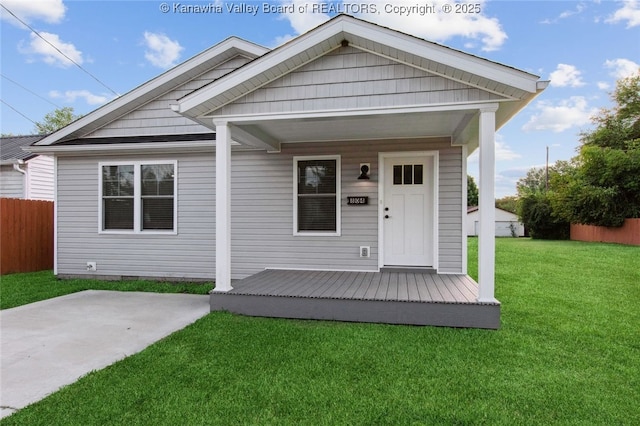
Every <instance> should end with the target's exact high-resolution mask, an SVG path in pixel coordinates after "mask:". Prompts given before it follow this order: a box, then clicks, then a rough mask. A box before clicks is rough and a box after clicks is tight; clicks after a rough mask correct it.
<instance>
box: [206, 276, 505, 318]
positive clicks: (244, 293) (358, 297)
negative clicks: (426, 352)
mask: <svg viewBox="0 0 640 426" xmlns="http://www.w3.org/2000/svg"><path fill="white" fill-rule="evenodd" d="M210 304H211V310H212V311H219V310H226V311H230V312H233V313H238V314H243V315H250V316H264V317H277V318H297V319H315V320H337V321H352V322H368V323H387V324H408V325H433V326H446V327H472V328H488V329H497V328H499V326H500V303H499V302H497V301H493V302H478V284H477V283H476V282H475V281H474V280H473V279H472V278H471V277H469V276H468V275H465V274H455V275H454V274H446V275H443V274H436V273H430V272H426V271H420V270H411V269H406V270H402V269H399V270H383V271H382V272H354V271H297V270H275V269H273V270H272V269H268V270H265V271H262V272H259V273H257V274H255V275H252V276H249V277H247V278H245V279H242V280H237V281H234V283H233V289H232V290H229V291H226V292H219V291H218V292H216V291H214V292H212V293H211V295H210Z"/></svg>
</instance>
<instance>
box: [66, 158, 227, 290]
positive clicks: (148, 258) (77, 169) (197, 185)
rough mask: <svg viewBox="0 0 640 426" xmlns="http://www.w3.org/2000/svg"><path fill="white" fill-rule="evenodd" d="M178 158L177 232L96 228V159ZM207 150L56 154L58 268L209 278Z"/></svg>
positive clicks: (211, 183)
mask: <svg viewBox="0 0 640 426" xmlns="http://www.w3.org/2000/svg"><path fill="white" fill-rule="evenodd" d="M128 159H130V160H132V161H140V160H147V159H148V160H152V159H159V160H177V161H178V194H177V197H178V202H179V207H178V235H149V234H146V235H145V234H137V235H133V234H129V235H113V234H98V223H99V220H100V218H99V217H98V203H99V200H98V194H99V193H98V182H99V178H98V176H99V168H98V164H99V162H101V161H125V160H128ZM213 163H214V157H213V155H212V154H210V155H204V154H199V155H197V156H195V155H174V156H167V155H163V156H135V157H130V156H117V157H100V158H97V157H94V158H86V157H78V158H65V157H61V158H59V159H58V204H57V212H58V230H57V231H58V247H57V250H58V274H59V275H83V274H87V272H86V264H87V262H89V261H93V262H97V267H98V269H97V272H96V273H95V274H96V275H98V276H116V277H118V276H146V277H161V278H186V279H189V278H194V279H195V278H198V279H202V278H204V279H207V278H208V279H212V278H213V277H214V276H215V267H214V263H215V213H214V212H215V206H214V201H213V200H214V188H215V179H214V175H215V169H214V167H213V166H212V165H213Z"/></svg>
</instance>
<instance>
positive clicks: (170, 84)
mask: <svg viewBox="0 0 640 426" xmlns="http://www.w3.org/2000/svg"><path fill="white" fill-rule="evenodd" d="M268 51H269V49H267V48H266V47H262V46H259V45H257V44H254V43H251V42H248V41H246V40H243V39H241V38H238V37H229V38H227V39H225V40H223V41H222V42H220V43H218V44H216V45H215V46H213V47H211V48H209V49H207V50H205V51H204V52H201V53H199V54H198V55H196V56H194V57H192V58H191V59H188V60H187V61H185V62H183V63H182V64H180V65H177V66H175V67H174V68H171V69H170V70H168V71H166V72H164V73H162V74H160V75H159V76H158V77H155V78H154V79H152V80H149V81H147V82H146V83H143V84H142V85H140V86H138V87H136V88H135V89H133V90H131V91H129V92H127V93H126V94H124V95H122V96H120V97H118V98H116V99H114V100H113V101H111V102H109V103H108V104H106V105H104V106H102V107H100V108H98V109H96V110H95V111H93V112H91V113H89V114H87V115H85V116H83V117H82V118H80V119H78V120H76V121H74V122H73V123H71V124H69V125H68V126H66V127H64V128H62V129H60V130H58V131H57V132H55V133H52V134H51V135H49V136H47V137H45V138H44V139H42V140H41V141H39V142H38V143H37V144H36V145H51V144H54V143H57V142H59V141H66V140H72V139H78V138H81V137H83V136H86V135H87V134H89V133H91V132H93V131H95V130H97V129H99V128H101V127H103V126H105V125H106V124H108V123H110V122H112V121H114V120H116V119H118V118H119V117H122V116H123V115H125V114H127V113H129V112H131V111H133V110H135V109H136V108H139V107H140V106H142V105H144V104H146V103H147V102H149V101H151V100H153V99H155V98H157V97H158V96H160V95H162V94H164V93H166V92H168V91H169V90H171V89H173V88H175V87H178V86H180V85H182V84H184V83H186V82H188V81H190V80H192V79H194V78H195V77H197V76H199V75H201V74H203V73H204V72H206V71H208V70H210V69H211V68H213V67H215V66H217V65H219V64H221V63H223V62H225V61H227V60H229V59H231V58H233V57H235V56H237V55H243V56H246V57H248V58H251V59H253V58H256V57H258V56H260V55H263V54H264V53H266V52H268Z"/></svg>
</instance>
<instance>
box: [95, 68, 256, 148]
mask: <svg viewBox="0 0 640 426" xmlns="http://www.w3.org/2000/svg"><path fill="white" fill-rule="evenodd" d="M247 62H249V59H247V58H245V57H243V56H237V57H235V58H233V59H231V60H229V61H227V62H225V63H223V64H221V65H219V66H218V67H216V68H215V69H213V70H211V71H208V72H207V73H205V74H203V75H201V76H198V77H196V78H194V79H193V80H191V81H189V82H188V83H185V84H183V85H182V86H180V87H177V88H176V89H175V90H172V91H170V92H168V93H165V94H164V95H162V96H160V97H158V98H156V99H154V100H152V101H150V102H149V103H147V104H146V105H144V106H142V107H141V108H138V109H137V110H135V111H132V112H130V113H128V114H125V115H124V116H122V117H120V118H119V119H117V120H116V121H114V122H112V123H110V124H108V125H106V126H104V127H102V128H101V129H99V130H97V131H95V132H93V133H91V134H90V135H89V137H112V136H144V135H167V134H181V133H182V134H186V133H207V132H211V129H208V128H206V127H204V126H201V125H199V124H197V123H195V122H193V121H191V120H190V119H188V118H186V117H182V116H181V115H179V114H177V113H175V112H173V111H172V110H171V104H174V103H176V100H178V99H180V98H181V97H183V96H185V95H187V94H189V93H191V92H192V91H194V90H196V89H199V88H201V87H202V86H204V85H206V84H208V83H210V82H212V81H213V80H215V79H217V78H220V77H222V76H223V75H225V74H227V73H228V72H230V71H233V70H234V69H236V68H239V67H241V66H242V65H244V64H246V63H247Z"/></svg>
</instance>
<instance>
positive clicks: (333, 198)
mask: <svg viewBox="0 0 640 426" xmlns="http://www.w3.org/2000/svg"><path fill="white" fill-rule="evenodd" d="M294 169H295V171H294V173H295V183H296V184H295V188H294V191H295V200H294V234H296V235H310V234H315V235H340V157H338V156H331V157H295V158H294Z"/></svg>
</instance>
